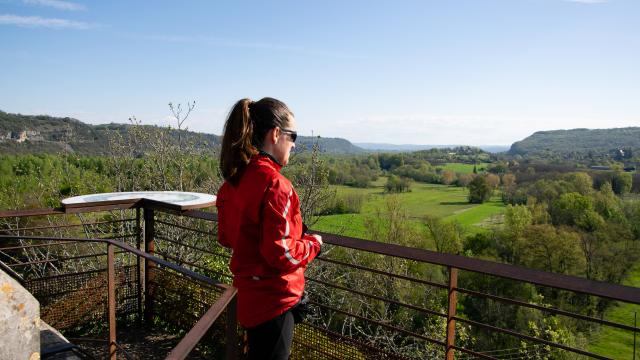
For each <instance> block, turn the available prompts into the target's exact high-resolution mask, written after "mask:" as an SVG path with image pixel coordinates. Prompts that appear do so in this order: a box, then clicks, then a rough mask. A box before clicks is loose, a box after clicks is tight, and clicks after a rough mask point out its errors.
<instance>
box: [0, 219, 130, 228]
mask: <svg viewBox="0 0 640 360" xmlns="http://www.w3.org/2000/svg"><path fill="white" fill-rule="evenodd" d="M135 220H136V219H135V218H131V219H120V220H110V221H94V222H90V223H80V224H61V225H47V226H31V227H24V228H9V229H2V230H4V231H30V230H43V229H59V228H69V227H80V226H90V225H102V224H117V223H121V222H127V221H135Z"/></svg>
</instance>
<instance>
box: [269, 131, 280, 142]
mask: <svg viewBox="0 0 640 360" xmlns="http://www.w3.org/2000/svg"><path fill="white" fill-rule="evenodd" d="M269 138H270V139H271V143H273V144H274V145H275V144H277V143H278V139H279V138H280V128H279V127H274V128H273V129H271V131H270V132H269Z"/></svg>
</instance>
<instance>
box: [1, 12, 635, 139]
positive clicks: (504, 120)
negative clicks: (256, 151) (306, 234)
mask: <svg viewBox="0 0 640 360" xmlns="http://www.w3.org/2000/svg"><path fill="white" fill-rule="evenodd" d="M265 96H270V97H275V98H278V99H280V100H282V101H284V102H285V103H286V104H287V105H288V106H289V107H290V108H291V109H292V111H293V112H294V114H295V116H296V122H297V124H298V132H299V133H300V134H302V135H311V134H313V135H320V136H323V137H342V138H346V139H348V140H350V141H352V142H376V143H392V144H430V145H433V144H466V145H487V144H494V145H508V144H511V143H513V142H514V141H518V140H521V139H523V138H524V137H526V136H528V135H530V134H532V133H533V132H535V131H540V130H553V129H572V128H611V127H625V126H640V0H419V1H403V0H398V1H373V0H368V1H364V0H363V1H349V0H339V1H333V0H325V1H315V2H310V1H299V0H298V1H278V0H273V1H266V0H262V1H241V2H240V1H222V0H221V1H205V0H199V1H190V0H185V1H120V0H109V1H83V0H77V1H76V0H74V1H66V0H65V1H63V0H0V110H2V111H5V112H10V113H22V114H47V115H54V116H69V117H74V118H77V119H79V120H81V121H83V122H86V123H92V124H101V123H110V122H116V123H124V122H127V121H128V119H129V118H130V117H132V116H135V117H136V118H137V119H138V120H139V121H141V122H142V123H143V124H159V125H172V126H174V127H175V126H176V122H175V121H172V119H171V112H170V110H169V107H168V103H169V102H172V103H174V104H178V103H182V104H183V106H184V105H186V103H188V102H192V101H195V102H196V107H195V109H194V111H193V112H192V113H191V115H190V116H189V118H188V119H187V121H186V125H187V126H188V127H189V129H190V130H194V131H201V132H207V133H214V134H221V133H222V129H223V126H224V121H225V118H226V116H227V114H228V112H229V110H230V108H231V107H232V106H233V104H234V103H235V102H236V101H237V100H239V99H241V98H244V97H249V98H251V99H254V100H258V99H260V98H262V97H265Z"/></svg>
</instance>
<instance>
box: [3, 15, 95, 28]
mask: <svg viewBox="0 0 640 360" xmlns="http://www.w3.org/2000/svg"><path fill="white" fill-rule="evenodd" d="M0 25H14V26H20V27H27V28H37V27H45V28H51V29H77V30H85V29H91V28H94V27H96V25H93V24H88V23H84V22H80V21H72V20H66V19H55V18H42V17H40V16H19V15H10V14H5V15H0Z"/></svg>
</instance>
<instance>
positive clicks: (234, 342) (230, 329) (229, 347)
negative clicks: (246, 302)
mask: <svg viewBox="0 0 640 360" xmlns="http://www.w3.org/2000/svg"><path fill="white" fill-rule="evenodd" d="M226 351H227V354H226V355H227V356H226V359H227V360H236V359H237V358H238V324H237V322H236V297H235V296H234V297H233V299H232V300H231V302H230V303H229V305H227V340H226Z"/></svg>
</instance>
